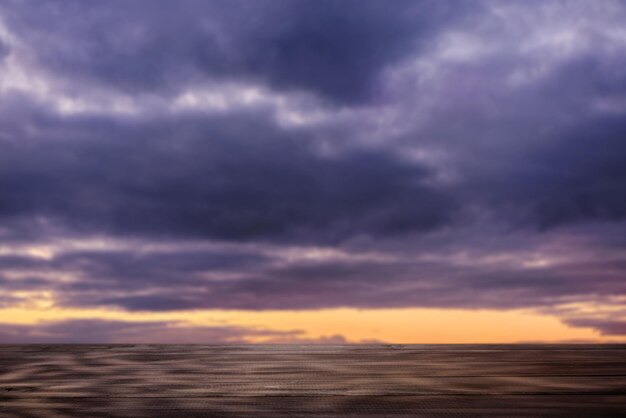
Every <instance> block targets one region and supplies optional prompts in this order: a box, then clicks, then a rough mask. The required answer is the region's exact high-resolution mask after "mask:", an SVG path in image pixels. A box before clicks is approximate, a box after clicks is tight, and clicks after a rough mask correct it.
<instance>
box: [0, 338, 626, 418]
mask: <svg viewBox="0 0 626 418" xmlns="http://www.w3.org/2000/svg"><path fill="white" fill-rule="evenodd" d="M152 416H155V417H239V416H255V417H277V416H278V417H287V416H289V417H311V416H324V417H339V416H353V417H415V416H425V417H427V416H433V417H444V416H445V417H457V416H458V417H465V416H469V417H473V416H476V417H478V416H514V417H522V416H527V417H536V416H568V417H571V416H585V417H592V416H593V417H595V416H626V346H624V345H489V346H484V345H483V346H481V345H462V346H459V345H428V346H419V345H385V346H382V345H371V346H365V345H357V346H354V345H343V346H337V345H333V346H198V345H108V346H104V345H96V346H88V345H53V346H44V345H24V346H20V345H0V417H152Z"/></svg>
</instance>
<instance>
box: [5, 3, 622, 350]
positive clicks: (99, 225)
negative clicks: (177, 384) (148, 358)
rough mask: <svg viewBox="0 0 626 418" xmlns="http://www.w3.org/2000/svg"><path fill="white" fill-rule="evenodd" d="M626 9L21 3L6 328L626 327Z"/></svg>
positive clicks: (14, 31)
mask: <svg viewBox="0 0 626 418" xmlns="http://www.w3.org/2000/svg"><path fill="white" fill-rule="evenodd" d="M624 22H626V2H625V1H620V0H594V1H589V0H580V1H577V0H569V1H568V0H561V1H557V0H554V1H551V0H545V1H541V0H536V1H528V0H519V1H516V0H506V1H504V0H503V1H497V0H493V1H490V0H484V1H481V0H473V1H462V0H459V1H453V0H449V1H447V0H432V1H429V0H425V1H420V0H407V1H405V0H394V1H387V0H315V1H313V0H255V1H247V0H210V1H206V0H202V1H200V0H198V1H193V0H190V1H185V0H183V1H180V0H179V1H175V2H174V1H169V0H163V1H160V0H145V1H137V0H124V1H122V0H108V1H98V2H95V1H94V2H91V1H83V0H62V1H58V0H55V1H52V0H50V1H41V0H32V1H30V0H22V1H18V0H1V1H0V342H142V341H144V342H146V341H147V342H207V343H221V342H367V341H386V342H417V343H419V342H515V341H624V340H626V25H625V24H624Z"/></svg>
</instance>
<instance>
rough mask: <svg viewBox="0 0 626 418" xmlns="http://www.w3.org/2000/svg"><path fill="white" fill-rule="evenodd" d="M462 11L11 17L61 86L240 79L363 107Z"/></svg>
mask: <svg viewBox="0 0 626 418" xmlns="http://www.w3.org/2000/svg"><path fill="white" fill-rule="evenodd" d="M461 5H462V3H461V2H449V1H441V0H439V1H414V0H411V1H406V0H398V1H394V3H393V5H389V4H387V3H385V2H381V1H371V0H358V1H357V0H348V1H339V2H337V1H331V0H321V1H314V2H311V1H306V0H303V1H301V0H296V1H293V0H287V1H282V0H278V1H277V0H270V1H265V0H260V1H254V2H249V1H219V0H218V1H193V0H192V1H180V2H176V4H174V3H172V2H170V1H166V0H165V1H152V0H149V1H133V2H126V1H110V2H98V3H93V4H89V3H85V2H81V1H61V2H50V3H45V4H41V3H40V2H10V3H9V5H7V7H5V8H4V9H5V14H6V15H7V16H8V19H7V24H8V25H9V26H10V27H11V29H13V30H14V31H15V32H16V33H17V34H18V36H20V37H21V38H22V39H24V40H26V41H27V42H28V43H29V44H30V45H32V46H33V47H34V48H33V50H32V51H31V52H32V54H33V59H34V60H35V62H36V63H37V65H39V66H42V67H43V68H46V69H48V70H50V71H52V72H54V73H56V74H58V75H60V76H62V77H70V78H72V79H79V80H83V81H84V82H86V83H97V84H100V85H102V86H105V87H113V88H116V89H120V90H123V91H127V92H133V93H139V92H150V93H157V94H161V93H165V92H168V91H175V90H177V89H180V88H181V87H184V86H185V85H189V84H190V83H193V82H200V81H202V80H206V79H215V78H218V79H233V78H234V79H242V78H243V79H253V80H261V81H264V82H266V83H268V84H269V85H271V86H272V87H275V88H278V89H286V90H291V89H296V90H304V91H310V92H312V93H314V94H319V95H321V96H323V97H325V98H328V99H330V100H332V101H336V102H339V103H356V102H359V101H363V100H367V99H368V98H370V97H371V95H372V93H374V91H375V89H376V82H377V80H378V76H379V74H380V72H381V71H382V70H383V69H384V68H385V67H387V66H388V65H389V64H391V63H394V62H396V61H397V60H398V59H400V58H402V57H404V56H406V55H407V54H408V53H410V52H411V51H412V50H413V49H414V48H416V47H418V46H419V45H420V44H421V42H422V38H426V37H428V35H429V34H430V33H432V32H433V30H434V29H435V28H437V27H439V26H441V24H442V23H443V22H445V21H448V20H450V19H451V18H453V17H454V16H455V13H457V10H458V9H459V8H460V7H461Z"/></svg>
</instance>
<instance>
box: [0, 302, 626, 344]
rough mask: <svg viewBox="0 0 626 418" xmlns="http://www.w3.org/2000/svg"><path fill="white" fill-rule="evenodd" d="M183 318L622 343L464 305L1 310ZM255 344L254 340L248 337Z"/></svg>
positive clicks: (17, 315) (38, 305) (377, 332)
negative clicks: (145, 310)
mask: <svg viewBox="0 0 626 418" xmlns="http://www.w3.org/2000/svg"><path fill="white" fill-rule="evenodd" d="M86 318H90V319H94V318H95V319H102V320H121V321H131V322H134V321H182V322H184V323H186V324H189V325H191V326H221V325H224V326H233V325H234V326H243V327H255V328H262V329H269V330H277V331H288V330H303V331H304V334H303V335H301V336H300V337H303V338H319V337H323V336H332V335H341V336H343V337H345V338H346V339H347V340H348V341H350V342H359V341H362V340H380V341H384V342H389V343H405V344H409V343H416V344H422V343H423V344H427V343H516V342H559V341H598V342H625V341H626V339H625V338H623V337H606V336H602V335H600V333H598V332H597V331H595V330H593V329H590V328H574V327H569V326H567V325H565V324H563V323H562V322H561V321H560V320H559V319H558V318H557V317H555V316H550V315H543V314H540V313H537V312H533V311H530V310H510V311H499V310H463V309H423V308H419V309H418V308H406V309H351V308H350V309H348V308H342V309H323V310H303V311H224V310H202V311H185V312H180V311H179V312H163V313H158V312H125V311H121V310H103V309H68V308H60V307H56V306H54V305H53V304H52V303H50V301H49V302H46V298H45V296H42V295H39V297H38V298H36V300H33V301H32V303H29V304H28V305H23V306H21V307H13V308H5V309H0V323H9V324H36V323H38V322H42V321H62V320H69V319H86ZM252 341H254V342H257V341H255V340H252Z"/></svg>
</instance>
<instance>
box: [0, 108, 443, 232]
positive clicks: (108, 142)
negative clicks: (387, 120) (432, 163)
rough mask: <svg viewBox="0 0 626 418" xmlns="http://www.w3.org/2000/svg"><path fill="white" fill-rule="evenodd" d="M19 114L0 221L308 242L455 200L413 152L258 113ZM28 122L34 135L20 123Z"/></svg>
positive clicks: (8, 145) (390, 224)
mask: <svg viewBox="0 0 626 418" xmlns="http://www.w3.org/2000/svg"><path fill="white" fill-rule="evenodd" d="M1 107H4V106H1ZM9 117H11V116H9ZM19 117H20V121H19V123H17V124H15V123H11V122H9V121H7V124H8V125H9V126H11V125H13V129H14V130H13V131H10V129H11V128H7V130H6V131H5V132H6V133H5V138H4V139H1V140H0V148H1V151H2V154H1V155H0V218H2V219H3V220H4V222H6V223H9V222H18V221H19V220H20V219H23V218H24V217H26V218H30V219H37V218H49V219H50V220H52V221H54V222H56V223H59V224H60V225H63V226H65V227H68V228H70V229H74V230H77V231H87V232H106V233H112V234H132V233H139V234H148V235H157V236H159V235H161V236H187V237H198V238H219V239H227V240H246V239H271V238H276V239H294V238H299V239H301V240H302V241H303V242H307V241H337V240H342V239H345V238H349V237H351V236H354V235H357V234H365V235H369V234H371V235H374V236H380V235H394V234H401V233H406V232H411V231H426V230H431V229H433V228H437V227H439V226H441V225H443V224H445V223H447V222H448V221H449V220H450V218H451V215H452V213H453V211H454V209H455V206H454V202H453V200H452V199H451V198H450V197H448V196H447V195H446V194H445V193H444V192H443V191H440V190H438V189H437V188H436V187H434V186H431V185H429V184H428V181H429V180H430V176H431V173H430V172H429V170H428V169H426V168H425V167H422V166H420V165H419V164H414V163H408V162H404V161H402V160H400V159H398V158H396V157H394V156H393V155H392V154H390V153H388V152H386V151H383V150H376V151H374V150H359V149H352V150H348V151H346V152H342V153H340V154H338V155H332V156H324V155H322V154H321V153H320V152H319V151H317V150H316V149H315V147H314V146H313V143H312V138H313V133H311V132H306V131H291V132H282V131H280V130H279V129H278V128H277V127H276V126H274V125H273V124H272V123H268V122H267V121H264V120H263V119H262V118H261V117H260V115H255V114H236V115H234V116H225V117H215V118H211V117H204V118H199V117H195V116H191V117H180V118H177V117H172V118H170V119H166V120H156V119H149V120H147V121H141V122H132V123H131V122H129V123H125V122H116V121H114V120H107V119H84V120H77V121H72V122H71V123H67V122H65V121H64V120H61V119H58V120H57V119H54V118H50V117H49V116H37V115H35V116H33V115H32V114H22V115H20V116H19ZM0 118H1V117H0ZM7 119H8V118H7ZM42 119H43V120H42ZM27 121H28V122H27ZM26 124H28V126H30V127H32V129H33V130H34V131H35V132H37V134H36V137H33V138H28V137H26V138H25V137H24V136H25V135H24V134H23V133H21V132H20V130H21V129H23V127H24V126H26ZM26 136H28V135H26Z"/></svg>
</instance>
